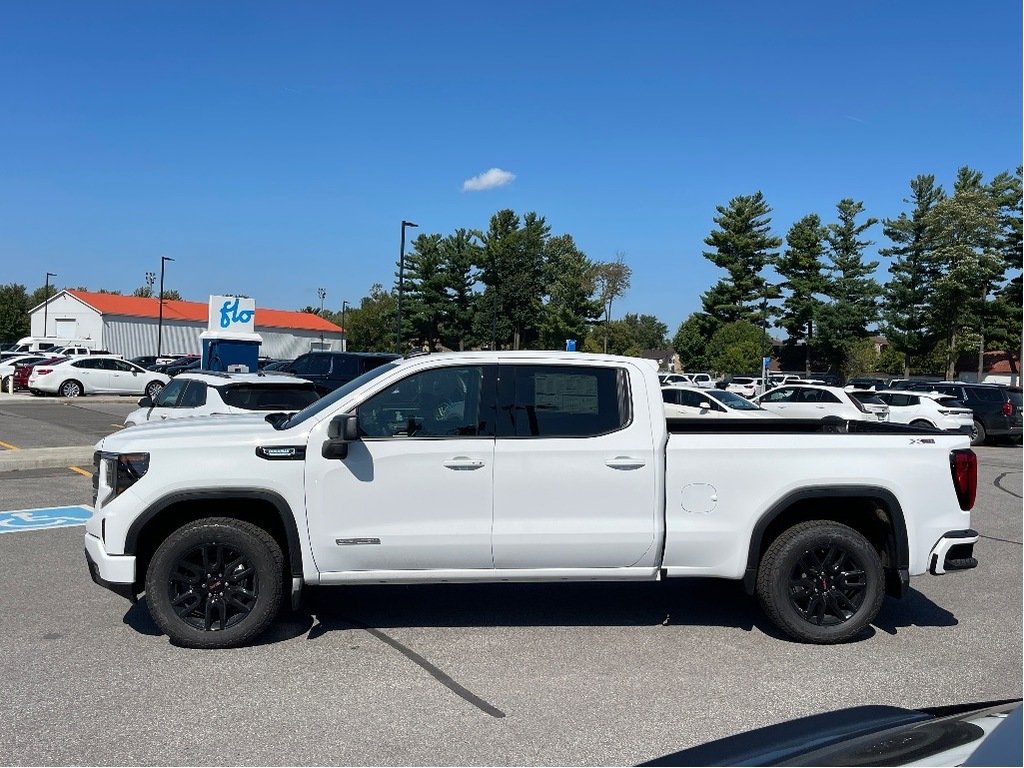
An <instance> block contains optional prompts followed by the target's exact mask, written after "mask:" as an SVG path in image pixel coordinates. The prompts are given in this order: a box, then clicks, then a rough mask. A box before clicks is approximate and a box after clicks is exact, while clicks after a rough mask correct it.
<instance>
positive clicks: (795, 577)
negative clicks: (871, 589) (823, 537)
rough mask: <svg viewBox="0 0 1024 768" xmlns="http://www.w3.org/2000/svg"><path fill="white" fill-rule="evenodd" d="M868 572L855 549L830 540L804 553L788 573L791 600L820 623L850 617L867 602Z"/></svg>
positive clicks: (808, 617)
mask: <svg viewBox="0 0 1024 768" xmlns="http://www.w3.org/2000/svg"><path fill="white" fill-rule="evenodd" d="M867 586H868V585H867V574H866V573H865V571H864V568H863V567H861V565H860V563H858V562H857V559H856V557H855V556H854V554H853V553H851V552H850V551H849V550H847V549H846V548H845V547H843V546H842V545H840V544H835V543H833V544H828V545H826V546H823V547H815V548H813V549H808V550H807V551H805V552H804V553H803V555H802V556H801V557H800V559H799V560H797V562H796V564H795V565H794V566H793V570H792V571H791V572H790V576H789V600H790V603H791V604H792V606H793V608H794V609H796V611H797V612H798V613H799V614H800V615H801V616H803V618H804V620H805V621H807V622H809V623H811V624H817V625H818V626H819V627H822V626H825V627H831V626H835V625H837V624H842V623H844V622H847V621H849V620H850V619H851V618H853V616H854V615H855V614H856V613H857V611H859V610H860V608H861V607H862V606H863V605H864V596H865V594H866V593H867Z"/></svg>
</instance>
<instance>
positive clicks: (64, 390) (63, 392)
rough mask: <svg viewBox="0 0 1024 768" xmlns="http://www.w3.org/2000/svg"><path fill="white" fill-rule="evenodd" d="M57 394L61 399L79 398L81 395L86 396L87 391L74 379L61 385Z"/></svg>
mask: <svg viewBox="0 0 1024 768" xmlns="http://www.w3.org/2000/svg"><path fill="white" fill-rule="evenodd" d="M57 393H58V394H59V395H60V396H61V397H78V396H79V395H84V394H85V390H84V389H83V388H82V385H81V384H79V383H78V382H77V381H75V380H74V379H68V380H67V381H65V382H64V383H63V384H61V385H60V387H59V388H58V389H57Z"/></svg>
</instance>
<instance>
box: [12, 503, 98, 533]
mask: <svg viewBox="0 0 1024 768" xmlns="http://www.w3.org/2000/svg"><path fill="white" fill-rule="evenodd" d="M90 517H92V510H91V509H89V508H88V507H82V506H75V507H47V508H44V509H21V510H17V511H14V512H0V534H2V533H17V532H18V531H36V530H41V529H43V528H64V527H66V526H69V525H85V521H86V520H88V519H89V518H90Z"/></svg>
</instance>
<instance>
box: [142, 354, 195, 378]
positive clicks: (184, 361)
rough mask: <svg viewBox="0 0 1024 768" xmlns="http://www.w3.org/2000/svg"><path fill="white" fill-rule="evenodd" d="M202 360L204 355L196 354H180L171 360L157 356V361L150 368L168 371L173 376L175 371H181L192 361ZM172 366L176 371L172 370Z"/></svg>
mask: <svg viewBox="0 0 1024 768" xmlns="http://www.w3.org/2000/svg"><path fill="white" fill-rule="evenodd" d="M201 360H202V357H201V356H199V355H195V354H188V355H179V356H178V357H175V358H173V359H171V360H167V358H166V357H163V356H161V357H158V358H157V360H156V362H155V363H154V364H153V365H152V366H150V367H149V369H150V370H151V371H156V372H157V373H166V374H167V375H168V376H173V375H174V373H180V372H181V371H182V370H184V369H185V368H186V367H188V366H189V365H191V364H192V363H196V362H200V361H201ZM171 368H173V369H174V373H172V372H171V370H170V369H171Z"/></svg>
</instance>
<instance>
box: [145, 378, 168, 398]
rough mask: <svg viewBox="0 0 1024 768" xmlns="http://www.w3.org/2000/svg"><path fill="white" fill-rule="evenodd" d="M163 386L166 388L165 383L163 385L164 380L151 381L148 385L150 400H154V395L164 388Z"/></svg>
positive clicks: (147, 390) (147, 395)
mask: <svg viewBox="0 0 1024 768" xmlns="http://www.w3.org/2000/svg"><path fill="white" fill-rule="evenodd" d="M163 388H164V385H163V383H162V382H159V381H151V382H149V384H147V385H146V397H148V398H149V399H150V400H152V399H153V398H154V397H156V395H157V393H158V392H159V391H160V390H161V389H163Z"/></svg>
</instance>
